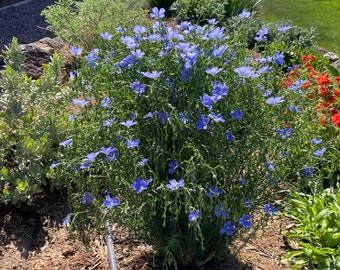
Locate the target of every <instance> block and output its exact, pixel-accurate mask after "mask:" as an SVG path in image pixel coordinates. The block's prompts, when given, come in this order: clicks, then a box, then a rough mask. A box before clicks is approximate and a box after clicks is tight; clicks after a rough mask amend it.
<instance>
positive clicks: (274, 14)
mask: <svg viewBox="0 0 340 270" xmlns="http://www.w3.org/2000/svg"><path fill="white" fill-rule="evenodd" d="M258 12H259V15H260V17H261V18H262V19H263V20H266V21H271V22H273V21H277V20H281V19H287V20H291V21H293V22H294V25H297V26H301V27H304V28H307V29H311V28H312V27H315V28H316V41H317V45H318V46H320V47H324V48H326V49H327V50H328V51H331V52H334V53H336V54H337V55H340V0H262V1H261V2H260V4H259V5H258Z"/></svg>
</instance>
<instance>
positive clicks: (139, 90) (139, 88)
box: [130, 82, 145, 95]
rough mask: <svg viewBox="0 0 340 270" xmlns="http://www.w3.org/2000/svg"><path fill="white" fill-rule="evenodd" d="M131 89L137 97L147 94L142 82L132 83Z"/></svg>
mask: <svg viewBox="0 0 340 270" xmlns="http://www.w3.org/2000/svg"><path fill="white" fill-rule="evenodd" d="M130 88H131V89H132V91H133V92H134V93H135V94H136V95H140V94H143V93H144V92H145V85H144V84H142V83H140V82H132V83H130Z"/></svg>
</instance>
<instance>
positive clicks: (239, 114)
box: [229, 109, 243, 120]
mask: <svg viewBox="0 0 340 270" xmlns="http://www.w3.org/2000/svg"><path fill="white" fill-rule="evenodd" d="M229 114H230V116H231V118H232V119H233V120H241V119H242V117H243V113H242V112H241V111H240V110H239V109H235V110H233V111H231V112H230V113H229Z"/></svg>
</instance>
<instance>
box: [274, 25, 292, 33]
mask: <svg viewBox="0 0 340 270" xmlns="http://www.w3.org/2000/svg"><path fill="white" fill-rule="evenodd" d="M290 28H292V27H291V26H280V27H278V28H277V30H278V31H279V32H281V33H285V32H287V31H288V30H289V29H290Z"/></svg>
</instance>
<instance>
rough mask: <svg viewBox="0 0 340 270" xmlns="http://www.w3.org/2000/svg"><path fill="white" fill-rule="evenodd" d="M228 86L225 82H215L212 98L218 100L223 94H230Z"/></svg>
mask: <svg viewBox="0 0 340 270" xmlns="http://www.w3.org/2000/svg"><path fill="white" fill-rule="evenodd" d="M228 89H229V88H228V86H226V85H225V84H224V83H220V82H213V91H212V93H213V95H214V97H213V98H212V99H213V101H218V100H220V99H222V98H223V96H226V95H227V94H228Z"/></svg>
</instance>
